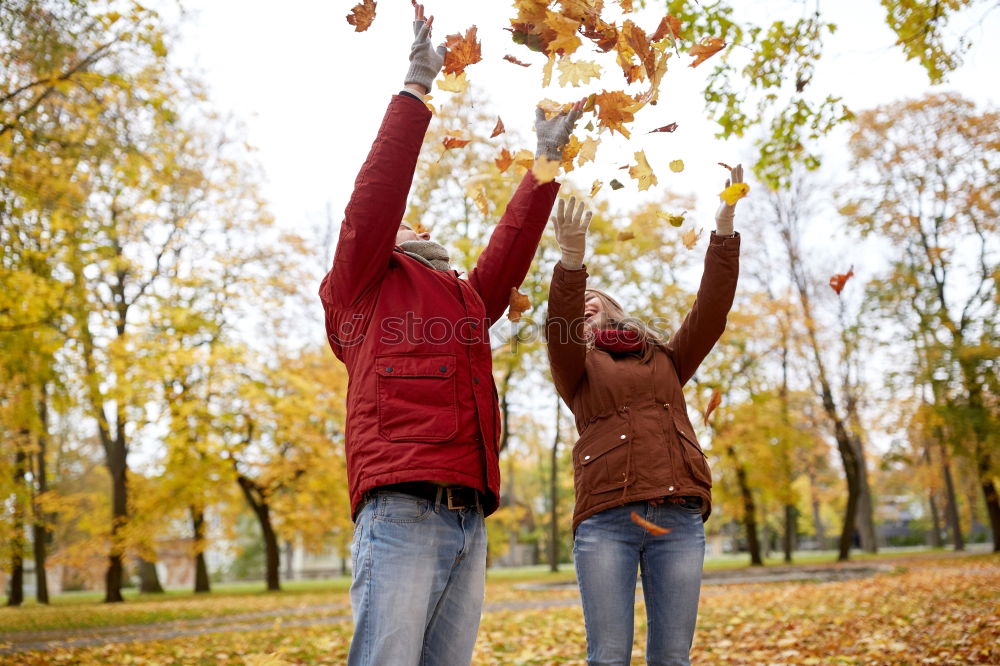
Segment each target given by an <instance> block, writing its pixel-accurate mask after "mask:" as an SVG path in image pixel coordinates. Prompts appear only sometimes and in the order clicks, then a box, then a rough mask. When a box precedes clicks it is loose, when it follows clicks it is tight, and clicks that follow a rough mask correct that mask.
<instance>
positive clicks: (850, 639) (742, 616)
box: [0, 555, 1000, 666]
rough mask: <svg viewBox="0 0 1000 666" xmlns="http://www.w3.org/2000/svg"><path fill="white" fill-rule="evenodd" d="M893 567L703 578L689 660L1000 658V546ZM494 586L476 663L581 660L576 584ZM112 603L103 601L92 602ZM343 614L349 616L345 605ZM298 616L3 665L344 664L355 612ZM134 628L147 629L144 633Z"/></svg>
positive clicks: (637, 648) (640, 629)
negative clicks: (864, 572) (818, 575)
mask: <svg viewBox="0 0 1000 666" xmlns="http://www.w3.org/2000/svg"><path fill="white" fill-rule="evenodd" d="M896 565H897V566H896V571H895V572H893V573H884V574H878V575H875V576H873V577H871V578H865V579H858V580H851V581H846V582H836V583H794V584H789V583H772V584H755V585H723V586H706V587H704V588H703V590H702V601H701V608H700V611H699V617H698V630H697V633H696V635H695V640H694V648H693V650H692V654H691V657H692V663H696V664H770V665H776V664H824V665H825V664H859V665H860V664H996V663H1000V604H998V603H997V600H998V599H1000V556H996V555H992V556H985V557H961V558H959V557H956V558H934V559H912V560H906V561H899V562H897V563H896ZM497 585H498V584H496V583H493V584H490V585H489V586H488V589H487V603H490V602H499V601H503V602H507V604H508V607H507V609H504V610H495V611H488V612H486V613H484V615H483V620H482V625H481V628H480V632H479V640H478V642H477V644H476V651H475V656H474V658H473V663H474V664H583V663H584V661H585V649H586V637H585V631H584V625H583V612H582V610H581V609H580V607H579V605H578V604H577V603H576V602H575V599H574V597H575V594H573V592H572V590H558V591H546V590H537V591H525V590H517V591H512V590H511V588H510V586H509V585H507V584H504V585H502V586H501V587H498V586H497ZM335 596H336V597H337V598H338V599H341V598H342V595H335ZM163 603H166V604H169V603H173V602H163ZM107 609H108V607H106V606H95V607H94V608H93V609H92V611H91V612H94V613H102V612H105V611H107ZM22 610H29V609H22ZM336 613H337V617H344V614H343V611H337V612H336ZM309 617H310V618H312V616H309ZM296 624H297V623H296V622H295V620H294V619H292V618H289V619H286V620H284V621H282V619H280V618H276V619H275V620H274V621H273V624H271V626H270V628H269V629H267V630H264V631H254V632H231V633H219V634H206V635H202V636H190V637H186V638H182V639H174V640H165V641H154V642H136V643H111V644H108V645H104V646H100V647H91V648H79V649H65V648H63V649H56V650H54V651H50V652H30V653H21V654H16V655H6V656H2V655H0V664H6V663H17V664H29V665H35V664H39V665H40V664H107V663H115V664H206V665H207V664H250V665H255V666H263V665H265V664H267V665H270V666H281V665H283V664H342V663H345V662H346V658H347V650H348V646H349V645H350V637H351V624H350V622H349V621H347V620H342V621H337V622H333V623H331V624H321V625H314V626H296ZM130 629H132V630H135V627H131V628H130ZM645 632H646V625H645V611H644V608H643V606H642V603H641V595H640V597H639V599H638V600H637V604H636V629H635V643H634V647H633V659H634V661H635V662H637V663H642V662H643V661H644V659H643V657H644V650H645ZM135 634H136V635H138V636H140V637H141V631H135ZM2 640H3V638H2V634H0V642H2Z"/></svg>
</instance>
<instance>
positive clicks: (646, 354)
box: [584, 288, 667, 363]
mask: <svg viewBox="0 0 1000 666" xmlns="http://www.w3.org/2000/svg"><path fill="white" fill-rule="evenodd" d="M586 294H593V295H594V296H596V297H597V300H599V301H600V302H601V312H600V313H599V314H597V315H595V316H594V321H593V322H592V323H591V324H590V328H591V330H593V329H595V328H616V329H619V330H627V331H635V332H636V333H638V334H639V338H640V339H641V340H642V362H643V363H648V362H649V361H650V360H651V359H652V358H653V352H654V351H655V350H656V348H657V347H659V348H661V349H663V350H664V351H666V347H667V345H666V343H665V342H664V341H663V339H662V338H660V335H659V333H657V332H656V331H655V330H653V329H652V328H651V327H650V326H648V325H647V324H645V323H644V322H642V321H641V320H639V319H638V318H636V317H630V316H629V315H628V313H626V312H625V308H623V307H622V306H621V303H619V302H618V301H616V300H615V299H614V298H612V297H611V296H610V295H609V294H607V293H605V292H603V291H601V290H600V289H590V288H588V289H587V290H586V291H585V292H584V298H586ZM593 348H594V337H593V335H588V340H587V349H593Z"/></svg>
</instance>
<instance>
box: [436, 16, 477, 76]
mask: <svg viewBox="0 0 1000 666" xmlns="http://www.w3.org/2000/svg"><path fill="white" fill-rule="evenodd" d="M444 44H445V46H446V47H448V52H447V53H445V55H444V73H445V74H461V73H462V72H463V71H465V68H466V67H468V66H469V65H474V64H476V63H477V62H479V61H480V60H482V59H483V56H482V53H481V49H480V44H479V42H478V41H477V40H476V26H472V27H471V28H469V29H468V30H466V31H465V36H464V37H463V36H462V35H461V34H454V35H448V37H447V38H446V39H445V42H444Z"/></svg>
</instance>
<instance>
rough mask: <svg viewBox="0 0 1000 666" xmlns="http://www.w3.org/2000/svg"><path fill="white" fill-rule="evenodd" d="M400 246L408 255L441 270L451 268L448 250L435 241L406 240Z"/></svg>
mask: <svg viewBox="0 0 1000 666" xmlns="http://www.w3.org/2000/svg"><path fill="white" fill-rule="evenodd" d="M399 247H401V248H403V252H405V253H406V254H407V255H409V256H411V257H413V258H414V259H416V260H417V261H419V262H421V263H423V264H426V265H427V266H430V267H431V268H433V269H436V270H439V271H447V270H450V269H451V264H450V263H448V250H446V249H444V248H443V247H442V246H440V245H438V244H437V243H435V242H434V241H429V240H414V241H404V242H402V243H400V244H399Z"/></svg>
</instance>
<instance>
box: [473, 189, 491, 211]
mask: <svg viewBox="0 0 1000 666" xmlns="http://www.w3.org/2000/svg"><path fill="white" fill-rule="evenodd" d="M469 197H470V198H471V199H472V202H473V203H474V204H476V208H478V209H479V212H480V213H482V214H483V215H489V214H490V204H489V202H488V201H487V200H486V190H484V189H483V188H482V187H478V188H476V189H474V190H472V191H471V192H469Z"/></svg>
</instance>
